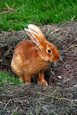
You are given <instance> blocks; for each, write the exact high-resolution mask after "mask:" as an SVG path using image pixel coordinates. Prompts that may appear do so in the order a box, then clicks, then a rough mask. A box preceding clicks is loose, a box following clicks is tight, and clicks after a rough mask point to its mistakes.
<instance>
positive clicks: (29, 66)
mask: <svg viewBox="0 0 77 115" xmlns="http://www.w3.org/2000/svg"><path fill="white" fill-rule="evenodd" d="M26 31H27V34H28V35H29V36H30V38H31V40H32V41H31V40H24V41H22V42H20V43H18V44H17V45H16V47H15V49H14V53H13V58H12V61H11V68H12V70H13V72H14V73H15V74H17V75H18V76H19V79H20V80H21V81H24V80H25V82H28V83H30V81H31V76H32V75H35V74H38V76H37V77H36V78H37V81H38V84H43V85H47V82H46V81H45V79H44V70H45V69H46V67H47V66H48V65H49V63H50V62H54V61H57V60H58V59H59V54H58V51H57V48H56V46H55V45H53V44H51V43H50V42H48V41H47V40H46V39H45V38H44V36H43V34H42V32H41V31H40V29H39V28H38V27H37V26H35V25H29V30H27V29H26ZM47 49H49V50H51V53H48V52H46V50H47Z"/></svg>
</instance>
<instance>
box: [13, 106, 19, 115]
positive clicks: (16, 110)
mask: <svg viewBox="0 0 77 115" xmlns="http://www.w3.org/2000/svg"><path fill="white" fill-rule="evenodd" d="M17 109H18V107H17V108H16V109H15V110H14V111H13V113H12V114H11V115H13V114H14V113H15V112H16V111H17Z"/></svg>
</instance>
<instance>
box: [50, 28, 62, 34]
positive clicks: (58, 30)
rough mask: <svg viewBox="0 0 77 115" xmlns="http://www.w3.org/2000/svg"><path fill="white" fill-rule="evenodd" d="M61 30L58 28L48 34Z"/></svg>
mask: <svg viewBox="0 0 77 115" xmlns="http://www.w3.org/2000/svg"><path fill="white" fill-rule="evenodd" d="M61 29H62V28H58V29H55V30H54V31H52V32H51V33H50V34H53V33H54V32H57V31H59V30H61Z"/></svg>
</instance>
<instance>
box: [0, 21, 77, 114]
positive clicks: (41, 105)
mask: <svg viewBox="0 0 77 115" xmlns="http://www.w3.org/2000/svg"><path fill="white" fill-rule="evenodd" d="M40 28H41V30H42V31H43V33H44V35H45V36H46V38H47V39H48V40H49V41H50V42H52V43H53V44H55V45H56V46H57V47H58V50H59V54H60V59H59V61H58V62H57V63H51V64H50V65H49V67H48V68H47V69H46V71H45V79H46V80H47V81H48V83H49V86H48V87H43V86H38V85H36V84H31V85H25V84H20V85H19V86H10V85H8V84H6V83H5V85H4V86H3V88H2V87H1V96H0V103H1V105H0V109H1V110H0V112H1V114H5V113H6V114H16V115H17V114H18V115H19V114H26V115H30V114H32V115H34V114H35V115H36V114H37V115H51V114H52V115H76V104H77V99H76V98H77V93H76V88H77V22H76V21H71V22H67V23H64V24H61V25H44V26H41V27H40ZM23 39H29V38H28V36H27V35H26V33H25V31H24V30H22V31H11V32H1V33H0V69H2V70H9V69H10V62H11V58H12V54H13V49H14V47H15V45H16V44H17V43H18V42H20V41H22V40H23ZM5 87H6V88H7V89H6V90H5Z"/></svg>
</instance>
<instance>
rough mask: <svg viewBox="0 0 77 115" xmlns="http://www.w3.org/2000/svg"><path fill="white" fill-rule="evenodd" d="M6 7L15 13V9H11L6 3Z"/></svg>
mask: <svg viewBox="0 0 77 115" xmlns="http://www.w3.org/2000/svg"><path fill="white" fill-rule="evenodd" d="M5 5H6V7H7V8H8V10H9V11H13V10H14V9H13V8H11V7H9V6H8V4H7V3H6V2H5Z"/></svg>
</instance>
